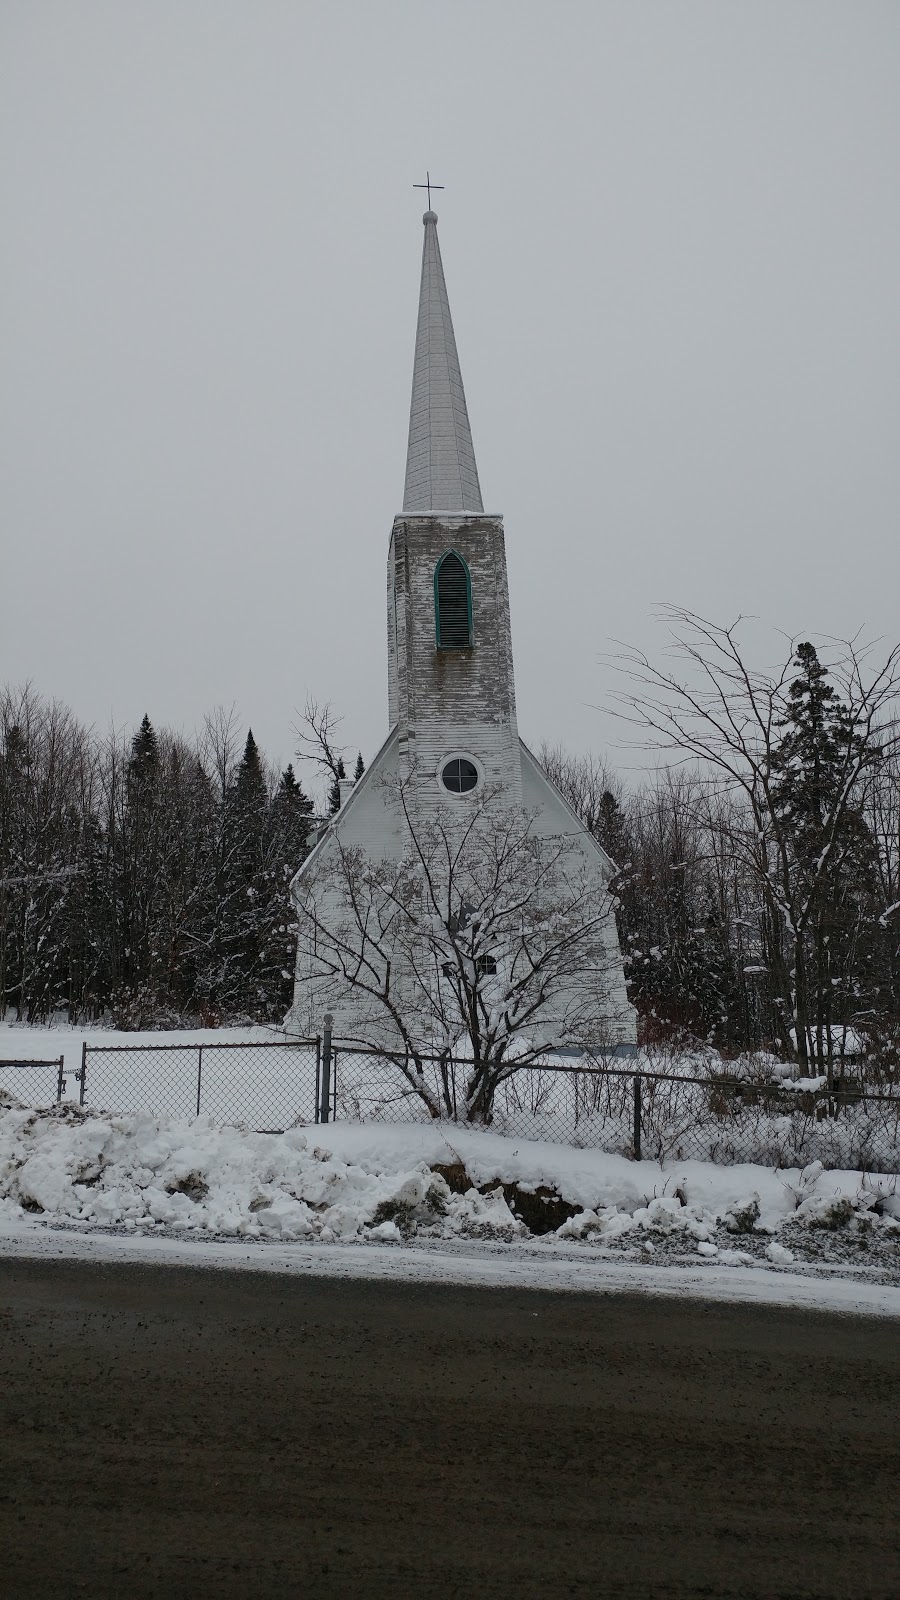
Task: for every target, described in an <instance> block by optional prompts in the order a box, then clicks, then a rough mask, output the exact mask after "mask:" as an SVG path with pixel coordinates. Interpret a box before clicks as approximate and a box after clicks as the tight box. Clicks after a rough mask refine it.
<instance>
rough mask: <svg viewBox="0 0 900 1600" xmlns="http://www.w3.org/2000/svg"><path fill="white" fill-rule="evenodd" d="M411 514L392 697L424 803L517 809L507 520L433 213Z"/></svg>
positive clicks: (410, 772) (392, 619) (415, 401)
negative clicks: (485, 490) (492, 483)
mask: <svg viewBox="0 0 900 1600" xmlns="http://www.w3.org/2000/svg"><path fill="white" fill-rule="evenodd" d="M422 220H423V223H424V226H425V240H424V245H423V250H422V281H421V288H420V292H419V316H418V324H417V329H416V351H415V361H414V365H413V384H412V402H411V405H410V416H409V445H408V449H407V458H406V485H405V490H404V495H403V510H402V511H401V512H400V513H399V515H398V516H397V517H396V518H395V519H394V526H393V531H392V533H391V543H390V551H389V555H388V584H387V591H388V592H387V600H388V619H387V620H388V702H389V713H390V720H391V726H392V728H395V729H396V733H397V741H398V759H399V763H400V770H401V773H402V775H403V777H404V778H405V779H407V780H411V786H412V790H413V793H414V794H415V795H416V798H417V803H418V804H419V806H422V805H425V806H428V807H430V806H431V805H434V806H439V805H457V806H458V805H465V803H466V796H475V795H476V794H478V793H479V792H483V790H484V789H485V788H488V789H489V790H490V791H491V792H492V793H496V794H497V796H498V797H499V798H501V799H502V800H503V801H504V802H505V803H506V804H508V805H521V804H522V770H521V755H520V749H519V733H518V727H517V724H516V693H515V682H514V678H513V660H512V639H511V634H510V622H509V591H508V585H507V577H506V548H505V543H504V534H503V518H502V517H500V516H496V515H491V514H489V513H487V512H485V511H484V509H483V506H482V500H481V487H480V484H479V481H478V468H477V466H476V463H475V450H474V447H473V444H472V431H471V428H470V426H469V415H468V410H467V407H466V396H465V390H464V388H463V381H462V373H461V371H460V365H459V356H458V354H457V349H456V339H455V337H454V333H453V322H452V319H451V316H450V305H449V301H448V299H447V286H446V282H445V279H444V269H443V264H442V261H441V250H440V244H439V242H438V235H437V217H436V215H435V213H434V212H433V211H426V213H425V215H424V217H423V219H422Z"/></svg>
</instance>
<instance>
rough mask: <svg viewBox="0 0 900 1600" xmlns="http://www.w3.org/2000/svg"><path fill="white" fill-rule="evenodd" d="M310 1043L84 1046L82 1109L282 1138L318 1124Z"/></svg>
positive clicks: (317, 1061) (315, 1045)
mask: <svg viewBox="0 0 900 1600" xmlns="http://www.w3.org/2000/svg"><path fill="white" fill-rule="evenodd" d="M320 1067H321V1049H320V1042H319V1040H318V1039H266V1040H260V1041H254V1042H248V1043H235V1044H224V1043H223V1044H208V1043H206V1042H203V1043H202V1044H201V1043H196V1044H192V1043H187V1044H134V1045H118V1044H116V1045H91V1044H88V1043H87V1042H85V1043H84V1044H83V1045H82V1050H81V1071H80V1073H79V1074H78V1076H79V1080H80V1093H79V1099H80V1102H81V1104H82V1105H83V1106H91V1107H93V1108H96V1109H102V1110H104V1111H115V1112H120V1113H127V1112H134V1111H149V1112H150V1113H151V1114H152V1115H154V1116H161V1117H162V1116H165V1117H199V1116H207V1117H209V1118H210V1119H211V1120H212V1121H213V1122H219V1123H226V1122H227V1123H234V1122H239V1123H244V1124H245V1125H247V1126H249V1127H252V1128H255V1129H257V1130H258V1131H259V1132H266V1133H276V1132H277V1133H283V1132H284V1130H285V1129H286V1128H294V1127H297V1126H299V1125H301V1124H303V1123H306V1122H316V1121H318V1114H319V1098H320V1093H319V1074H320Z"/></svg>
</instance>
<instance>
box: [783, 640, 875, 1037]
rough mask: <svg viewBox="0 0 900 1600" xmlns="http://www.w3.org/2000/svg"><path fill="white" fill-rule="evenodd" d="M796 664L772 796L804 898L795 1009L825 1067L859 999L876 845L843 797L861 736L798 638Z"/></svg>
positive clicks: (810, 649) (795, 958) (853, 804)
mask: <svg viewBox="0 0 900 1600" xmlns="http://www.w3.org/2000/svg"><path fill="white" fill-rule="evenodd" d="M794 664H795V666H796V667H797V669H798V676H797V677H796V678H795V679H794V681H793V682H792V684H791V686H790V690H789V695H788V707H787V711H786V714H785V716H784V718H783V719H782V722H781V728H782V730H783V731H782V733H781V737H780V739H779V742H778V744H777V746H776V749H775V752H774V756H773V761H772V796H773V810H774V814H775V817H776V819H777V822H778V824H779V825H780V827H781V828H782V829H783V830H784V833H785V835H786V837H787V839H788V841H789V845H790V858H791V860H792V863H793V866H792V871H793V875H794V878H795V888H796V894H797V899H798V902H799V903H800V904H801V905H804V904H805V912H804V915H803V917H802V923H801V926H800V929H799V933H798V935H797V936H796V937H795V940H794V948H793V950H792V951H791V952H790V959H791V961H792V967H793V983H794V986H795V992H796V996H797V1012H798V1017H801V1018H805V1019H806V1025H807V1026H808V1027H809V1030H810V1033H811V1036H812V1038H811V1042H812V1049H813V1055H814V1057H815V1058H817V1059H818V1061H819V1064H820V1065H821V1064H823V1062H824V1061H825V1059H826V1058H827V1059H829V1060H830V1057H831V1045H832V1033H831V1030H832V1027H833V1025H834V1024H835V1023H840V1022H846V1021H847V1020H848V1017H847V1011H848V1008H850V1010H851V1011H852V1009H853V1007H854V1004H858V1001H855V999H854V993H853V990H854V983H853V980H852V977H851V969H852V967H853V965H854V956H855V947H856V946H857V945H858V943H859V942H860V938H861V935H862V932H863V930H864V928H865V927H866V925H867V923H868V922H869V921H870V920H871V918H872V916H873V914H874V904H873V898H872V897H873V892H874V868H875V844H874V841H873V839H872V837H871V834H870V832H869V829H868V827H867V825H866V822H865V820H864V818H863V815H862V812H861V809H860V804H859V802H857V800H856V798H855V796H853V795H849V796H847V799H846V804H845V805H843V806H841V804H840V801H841V791H842V788H843V786H844V785H845V783H846V782H847V776H846V775H847V773H848V772H852V771H853V770H854V764H855V762H856V760H857V758H858V755H859V753H860V751H861V748H862V746H861V739H860V735H859V734H858V733H857V731H856V729H855V728H854V726H853V723H852V720H851V718H850V714H849V712H848V710H847V707H846V706H845V705H844V703H843V701H842V700H841V698H840V696H839V695H838V694H837V692H836V690H835V688H834V685H833V684H832V683H830V682H829V674H828V669H827V667H825V666H823V665H822V663H821V661H820V660H819V657H818V653H817V651H816V649H815V647H814V646H813V645H812V644H810V643H808V642H807V643H804V644H801V645H798V647H797V652H796V655H795V657H794ZM876 759H877V758H876ZM823 860H826V862H827V866H826V869H825V871H824V872H823V871H822V862H823Z"/></svg>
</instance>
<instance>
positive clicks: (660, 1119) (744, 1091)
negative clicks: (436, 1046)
mask: <svg viewBox="0 0 900 1600" xmlns="http://www.w3.org/2000/svg"><path fill="white" fill-rule="evenodd" d="M472 1066H473V1063H472V1062H471V1061H465V1060H454V1061H449V1062H448V1061H439V1060H437V1059H428V1060H425V1061H423V1079H424V1085H425V1086H426V1088H427V1090H428V1091H429V1092H430V1095H431V1097H432V1099H433V1101H434V1103H439V1104H440V1105H441V1106H442V1109H443V1112H444V1115H446V1116H447V1117H449V1118H450V1119H451V1120H460V1121H464V1120H465V1094H466V1081H467V1079H468V1077H469V1075H470V1073H471V1070H472ZM332 1071H333V1091H334V1102H335V1111H334V1115H335V1116H336V1117H338V1118H342V1119H344V1120H347V1121H363V1122H398V1121H404V1122H406V1121H410V1122H419V1121H421V1122H429V1121H430V1120H431V1119H432V1113H431V1111H430V1110H429V1107H428V1105H427V1103H426V1100H425V1097H424V1095H423V1094H422V1093H421V1092H420V1091H419V1090H418V1089H417V1088H416V1086H415V1085H414V1084H413V1083H411V1082H410V1081H409V1078H408V1077H407V1075H406V1074H405V1073H404V1071H403V1069H402V1066H401V1063H400V1061H399V1060H398V1059H397V1058H396V1057H395V1056H391V1055H388V1054H387V1053H380V1052H374V1051H371V1050H365V1051H364V1050H360V1049H351V1048H348V1047H346V1046H342V1047H340V1048H338V1049H336V1050H335V1051H334V1052H333V1067H332ZM490 1126H491V1128H492V1129H493V1130H494V1131H495V1132H497V1133H504V1134H510V1135H512V1136H513V1137H515V1138H524V1139H547V1140H551V1141H553V1142H554V1143H564V1144H571V1145H574V1146H576V1147H578V1148H586V1147H594V1148H598V1149H602V1150H607V1151H610V1152H612V1153H617V1154H620V1155H624V1156H629V1157H632V1158H636V1159H640V1158H641V1157H642V1156H643V1157H650V1158H651V1159H653V1160H657V1161H671V1160H678V1161H684V1160H690V1159H694V1160H698V1161H712V1162H715V1163H717V1164H718V1165H723V1166H733V1165H736V1164H738V1163H740V1162H745V1161H746V1162H754V1163H759V1164H760V1165H763V1166H775V1167H781V1168H785V1167H797V1166H799V1167H804V1166H807V1165H808V1164H809V1163H810V1162H812V1161H821V1162H822V1165H823V1166H824V1167H827V1168H830V1169H840V1168H846V1169H849V1170H854V1171H857V1170H863V1171H867V1172H888V1173H898V1172H900V1095H890V1094H883V1093H869V1092H867V1091H866V1090H865V1089H863V1088H859V1087H843V1088H840V1089H837V1090H831V1091H829V1090H827V1089H817V1090H797V1089H793V1088H790V1087H788V1086H786V1085H784V1084H782V1083H768V1082H767V1083H757V1082H751V1081H747V1080H744V1079H740V1078H736V1077H724V1076H721V1077H715V1076H712V1075H710V1076H708V1077H703V1078H701V1077H689V1076H684V1077H682V1076H679V1075H677V1074H674V1073H660V1072H641V1071H638V1072H635V1071H634V1069H633V1068H631V1069H625V1068H618V1067H612V1066H609V1065H607V1064H602V1065H592V1066H585V1065H584V1064H583V1063H581V1062H579V1063H577V1064H573V1065H572V1066H566V1065H560V1064H559V1063H558V1062H553V1063H547V1064H540V1065H534V1066H528V1067H522V1068H519V1069H517V1070H515V1071H513V1072H512V1073H511V1075H510V1076H509V1077H508V1078H505V1079H504V1080H503V1081H502V1082H501V1084H500V1085H499V1087H498V1089H497V1092H496V1095H495V1097H494V1102H493V1107H492V1112H491V1121H490Z"/></svg>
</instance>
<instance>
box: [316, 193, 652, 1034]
mask: <svg viewBox="0 0 900 1600" xmlns="http://www.w3.org/2000/svg"><path fill="white" fill-rule="evenodd" d="M423 221H424V227H425V238H424V248H423V255H422V279H421V289H420V295H419V312H418V325H417V330H416V347H415V361H414V368H413V383H412V403H411V407H410V420H409V446H408V453H407V463H406V483H405V488H404V494H403V509H402V511H401V512H400V513H399V514H398V515H397V516H396V517H395V519H394V525H393V528H392V530H391V537H390V545H389V549H388V565H387V641H388V718H389V725H390V731H389V733H388V736H387V738H386V740H385V742H384V744H383V745H382V747H381V749H380V750H379V752H378V754H377V756H376V757H375V759H374V760H373V761H372V763H371V765H370V766H369V768H368V770H367V771H366V772H365V774H364V775H363V777H362V778H361V779H360V781H359V782H358V783H357V784H356V785H355V786H353V787H350V785H348V784H344V785H343V786H342V805H341V808H340V810H339V811H338V812H337V814H336V815H335V816H334V817H333V818H332V819H331V821H330V823H329V824H328V826H327V827H325V828H324V829H323V830H322V831H321V833H320V836H319V839H318V841H317V843H316V844H315V846H314V848H313V850H312V851H311V853H310V855H309V856H308V857H307V859H306V860H305V861H304V862H303V864H302V866H301V867H300V869H299V871H298V872H297V874H296V876H295V878H294V880H293V885H292V891H293V898H294V903H295V906H296V909H297V915H298V919H299V923H300V938H299V940H298V956H297V971H296V978H295V988H294V1001H293V1006H292V1008H291V1011H290V1013H289V1015H288V1018H287V1024H286V1025H287V1027H288V1028H289V1029H290V1030H291V1031H296V1032H299V1033H302V1034H304V1035H306V1036H307V1037H308V1036H310V1035H313V1034H316V1033H318V1032H320V1031H321V1026H322V1018H323V1014H324V1013H325V1012H326V1011H329V1012H331V1013H332V1014H333V1016H334V1034H335V1037H336V1038H343V1039H346V1040H348V1041H349V1040H356V1041H360V1040H365V1041H366V1042H373V1043H374V1042H375V1040H374V1038H373V1031H377V1028H378V1025H379V1024H378V1019H377V1017H376V1016H375V1011H373V1007H372V1004H371V997H369V996H363V997H362V998H361V997H360V994H359V992H358V991H357V990H356V988H355V987H354V985H353V983H352V982H342V981H341V980H340V978H339V977H336V976H335V972H334V969H333V965H332V966H331V968H330V969H329V970H326V968H325V967H324V966H323V964H322V963H321V961H319V960H318V959H317V950H318V949H319V948H321V936H322V928H323V925H324V924H326V923H327V920H328V915H329V911H328V902H329V895H330V894H331V892H332V891H331V890H330V889H329V881H330V879H331V878H332V875H333V874H334V875H336V874H338V873H339V871H340V870H342V869H343V868H344V867H345V864H346V861H347V860H348V858H349V856H350V855H354V858H355V859H357V860H362V859H364V858H365V859H369V860H382V861H386V860H387V861H389V860H399V858H400V857H401V856H403V855H404V853H406V854H408V853H409V850H410V844H411V839H410V827H411V820H410V819H411V818H415V819H418V820H419V821H420V822H421V823H422V825H423V826H425V825H427V824H428V822H429V820H431V821H432V822H434V821H437V822H440V821H441V820H442V819H449V820H450V821H451V822H452V821H456V820H459V819H460V818H464V817H466V816H467V815H469V814H471V813H472V808H475V807H478V806H479V805H482V806H483V805H484V801H485V797H486V796H488V795H490V796H492V797H493V802H492V803H493V804H494V805H495V806H497V805H499V806H501V807H502V808H504V809H505V812H506V813H507V814H515V815H521V816H522V817H523V818H527V819H528V826H529V827H530V828H532V829H533V830H534V831H535V833H536V834H538V835H540V836H542V837H543V838H544V839H549V840H553V839H557V840H564V841H566V843H567V847H569V848H570V849H574V851H575V852H576V854H577V855H578V858H579V860H580V863H581V869H582V871H583V872H584V874H585V875H586V876H585V881H588V880H590V881H591V882H592V883H593V884H594V885H595V887H596V889H597V891H598V894H601V895H602V896H603V897H604V903H605V907H606V910H605V913H604V919H603V924H602V927H601V928H600V932H599V942H598V943H597V942H595V946H594V948H595V950H596V951H597V956H596V963H595V964H596V966H597V969H598V971H599V968H600V967H601V966H602V969H603V976H602V981H601V982H599V983H594V982H593V981H592V985H591V987H592V996H593V997H594V998H593V999H592V1002H591V1003H592V1005H593V1008H594V1010H595V1011H596V1010H597V1009H598V1008H599V1010H600V1011H601V1012H602V1015H597V1016H596V1017H595V1018H594V1022H595V1023H596V1025H597V1026H596V1029H595V1030H594V1031H595V1032H596V1033H602V1035H603V1037H604V1038H605V1039H606V1040H607V1041H608V1044H609V1045H611V1046H612V1048H614V1049H617V1050H618V1051H620V1052H621V1053H623V1054H625V1053H630V1050H631V1048H632V1047H633V1045H634V1041H635V1013H634V1009H633V1007H632V1006H631V1005H630V1004H629V1002H628V999H627V996H626V992H625V982H624V975H623V970H622V960H621V954H620V951H619V945H618V937H617V933H616V925H615V917H614V910H613V903H612V900H611V897H610V896H609V893H608V891H607V889H606V885H607V883H608V881H609V879H610V878H611V877H612V876H613V874H614V873H615V870H616V868H615V866H614V865H613V863H612V862H611V861H610V859H609V857H608V856H607V855H606V853H605V851H604V850H603V849H602V848H601V846H600V845H599V844H598V843H597V841H596V840H595V839H594V838H593V837H592V836H591V835H590V834H589V833H588V832H587V830H586V829H585V828H584V827H583V825H582V823H581V822H580V820H579V819H578V817H577V816H576V815H575V813H574V812H573V811H572V810H571V809H570V807H569V806H568V805H567V803H566V801H565V800H564V799H563V797H562V795H561V794H560V793H559V792H558V790H557V789H556V788H555V787H554V785H553V784H552V783H551V782H550V781H549V779H548V778H547V776H546V775H545V773H544V772H543V770H542V768H541V767H540V765H539V763H538V761H537V760H536V759H535V757H534V756H533V755H532V754H531V752H530V751H529V750H528V749H527V747H526V746H525V745H524V744H523V742H522V740H521V739H520V738H519V731H518V726H517V722H516V694H515V679H514V673H513V652H512V637H511V629H510V612H509V594H508V587H507V573H506V547H505V540H504V531H503V519H502V517H501V516H499V515H496V514H494V513H488V512H486V511H485V510H484V507H483V505H482V497H481V487H480V484H479V479H478V468H477V466H476V462H475V451H474V447H473V444H472V434H471V430H470V427H469V418H468V412H467V409H466V397H465V392H464V389H463V382H462V375H461V371H460V365H459V359H458V356H457V349H456V340H455V337H454V332H453V323H452V321H451V317H450V306H449V302H448V298H447V288H446V284H445V280H444V270H443V265H442V261H441V252H440V245H439V243H438V232H437V217H436V215H435V213H434V212H433V211H431V210H429V211H426V213H425V216H424V219H423ZM401 790H402V792H403V795H404V797H405V798H404V800H403V803H402V804H401V802H400V799H399V798H398V797H399V795H400V793H401ZM412 825H413V826H415V823H413V824H412ZM323 897H324V903H323ZM313 900H315V917H314V919H313V921H314V923H315V927H316V930H317V931H316V933H315V934H314V935H311V934H310V927H309V923H310V908H311V906H312V903H313ZM334 915H335V916H337V915H338V912H337V909H336V901H335V911H334ZM595 976H596V974H595ZM597 996H599V997H600V998H599V999H597ZM375 1009H376V1010H377V1008H375ZM582 1010H583V1008H582ZM550 1031H551V1033H552V1028H551V1030H550ZM561 1031H562V1032H566V1031H567V1030H565V1029H563V1030H561ZM378 1037H379V1038H381V1039H382V1041H383V1042H388V1043H392V1037H391V1029H390V1026H388V1027H387V1036H386V1037H385V1035H384V1033H381V1034H379V1035H378ZM548 1042H549V1043H552V1044H553V1045H555V1046H557V1047H560V1048H566V1047H572V1046H573V1045H577V1042H578V1041H577V1040H576V1039H573V1038H572V1037H571V1036H569V1037H560V1038H556V1039H550V1040H548Z"/></svg>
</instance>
